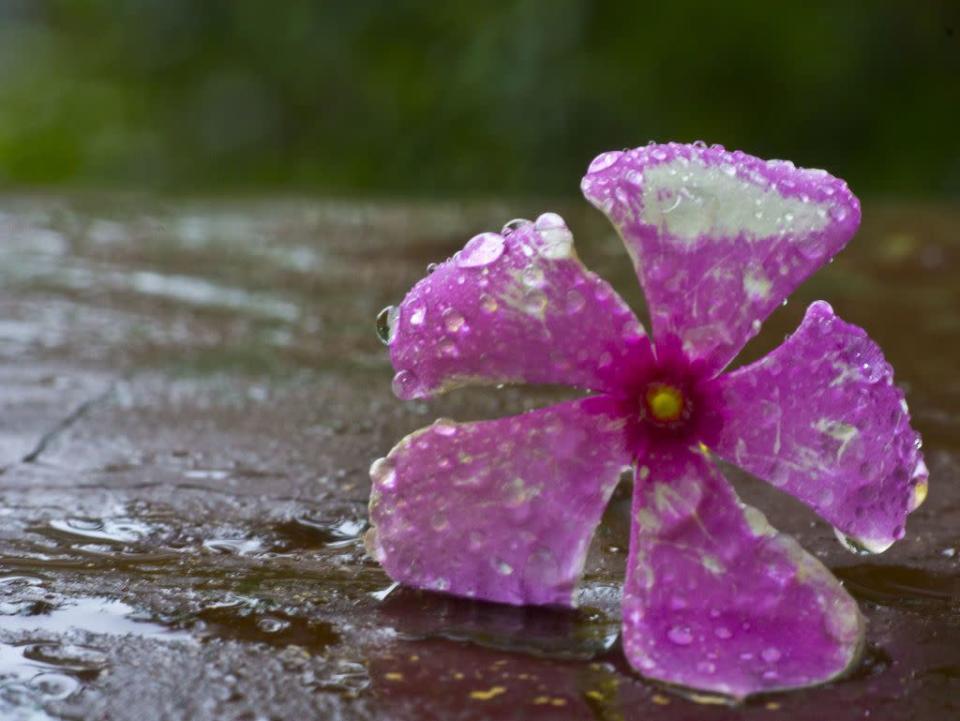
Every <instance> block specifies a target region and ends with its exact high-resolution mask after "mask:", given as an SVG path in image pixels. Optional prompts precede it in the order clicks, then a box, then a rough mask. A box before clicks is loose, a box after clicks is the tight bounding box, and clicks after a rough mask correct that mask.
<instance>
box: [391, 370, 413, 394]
mask: <svg viewBox="0 0 960 721" xmlns="http://www.w3.org/2000/svg"><path fill="white" fill-rule="evenodd" d="M419 383H420V379H419V378H417V376H416V374H415V373H414V372H413V371H408V370H402V371H398V372H397V374H396V375H395V376H394V377H393V383H392V384H391V385H392V387H393V393H394V395H396V396H397V398H399V399H400V400H403V401H408V400H410V399H411V398H413V397H414V396H415V395H416V393H417V386H418V385H419Z"/></svg>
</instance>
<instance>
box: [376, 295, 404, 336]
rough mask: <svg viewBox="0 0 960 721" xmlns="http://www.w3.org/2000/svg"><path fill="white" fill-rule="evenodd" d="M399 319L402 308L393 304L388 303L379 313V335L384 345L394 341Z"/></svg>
mask: <svg viewBox="0 0 960 721" xmlns="http://www.w3.org/2000/svg"><path fill="white" fill-rule="evenodd" d="M399 320H400V309H399V308H397V307H396V306H393V305H388V306H387V307H386V308H384V309H383V310H381V311H380V312H379V313H378V314H377V337H378V338H380V341H381V342H382V343H383V344H384V345H390V344H391V343H393V340H394V338H396V336H397V325H398V323H397V321H399Z"/></svg>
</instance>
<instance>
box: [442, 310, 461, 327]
mask: <svg viewBox="0 0 960 721" xmlns="http://www.w3.org/2000/svg"><path fill="white" fill-rule="evenodd" d="M442 317H443V325H444V327H446V329H447V330H448V331H450V332H451V333H457V332H459V331H461V330H464V329H465V327H466V321H465V320H464V318H463V316H462V315H460V313H459V312H458V311H457V310H456V309H455V308H447V309H446V310H445V311H443V313H442Z"/></svg>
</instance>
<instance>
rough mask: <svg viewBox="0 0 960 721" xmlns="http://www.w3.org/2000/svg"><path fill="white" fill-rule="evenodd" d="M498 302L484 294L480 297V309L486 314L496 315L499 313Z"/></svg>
mask: <svg viewBox="0 0 960 721" xmlns="http://www.w3.org/2000/svg"><path fill="white" fill-rule="evenodd" d="M497 307H498V306H497V300H496V298H494V297H493V296H490V295H487V294H486V293H484V294H483V295H481V296H480V308H482V309H483V310H484V312H486V313H495V312H496V311H497Z"/></svg>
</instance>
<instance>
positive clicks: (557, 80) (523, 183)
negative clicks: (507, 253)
mask: <svg viewBox="0 0 960 721" xmlns="http://www.w3.org/2000/svg"><path fill="white" fill-rule="evenodd" d="M958 34H960V2H958V0H943V1H942V2H938V1H936V0H904V1H901V2H885V1H882V0H877V1H875V2H873V1H870V2H868V1H865V0H859V1H857V2H803V3H801V2H791V3H769V2H759V1H748V0H726V1H725V2H698V3H693V2H649V3H644V2H593V1H591V0H528V1H518V2H496V1H493V0H490V1H488V2H446V3H445V2H384V1H376V2H374V1H371V2H366V1H364V0H353V1H351V2H342V1H337V0H332V1H329V2H323V1H317V2H300V1H298V0H273V1H272V2H267V1H257V2H252V1H242V0H85V1H84V0H0V185H2V186H4V187H7V188H15V187H25V186H27V187H29V186H34V185H41V186H50V185H66V186H92V187H97V188H103V187H107V188H113V187H120V188H141V187H142V188H153V189H161V190H166V191H194V190H201V191H211V190H216V191H226V192H235V191H242V190H246V189H256V190H265V189H266V190H278V191H288V190H291V189H293V190H298V191H299V190H307V191H310V192H314V191H317V192H324V193H333V194H338V195H392V196H398V195H399V196H431V197H435V196H463V195H483V196H490V195H502V194H508V193H526V194H536V195H553V194H561V195H562V194H574V193H576V192H577V187H578V181H579V178H580V176H581V175H582V173H583V170H584V169H585V167H586V165H587V163H588V162H589V160H590V159H591V158H592V157H593V156H594V155H596V154H597V153H598V152H600V151H602V150H605V149H610V148H617V147H625V146H633V145H638V144H642V143H645V142H647V140H648V139H651V138H655V139H658V140H668V139H678V140H685V141H690V140H694V139H701V138H702V139H704V140H706V141H707V142H720V143H723V144H725V145H727V146H728V147H738V148H742V149H744V150H747V151H750V152H753V153H755V154H758V155H761V156H766V157H786V158H790V159H792V160H795V161H796V162H798V163H799V164H802V165H808V166H817V167H827V168H829V169H830V170H831V171H833V172H834V173H836V174H839V175H841V176H843V177H845V178H846V179H847V180H849V181H850V183H851V184H852V185H853V186H854V187H855V188H856V189H857V190H858V191H859V192H861V193H874V194H889V195H895V196H898V197H900V196H907V197H934V198H956V197H958V196H960V140H958V132H957V128H958V125H960V121H958V117H960V37H958Z"/></svg>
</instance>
